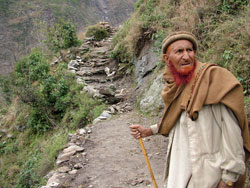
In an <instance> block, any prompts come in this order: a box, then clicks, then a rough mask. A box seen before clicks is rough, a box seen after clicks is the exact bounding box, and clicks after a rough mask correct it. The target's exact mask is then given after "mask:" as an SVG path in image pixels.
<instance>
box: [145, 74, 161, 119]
mask: <svg viewBox="0 0 250 188" xmlns="http://www.w3.org/2000/svg"><path fill="white" fill-rule="evenodd" d="M163 87H164V82H163V79H162V74H159V75H158V76H157V78H156V79H155V80H154V81H153V83H152V84H151V86H150V87H149V89H148V90H145V93H144V94H143V96H142V99H141V101H140V109H141V111H142V112H145V113H156V114H157V113H159V112H160V111H161V110H162V109H163V108H164V103H163V100H162V97H161V91H162V89H163Z"/></svg>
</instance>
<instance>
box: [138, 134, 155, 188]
mask: <svg viewBox="0 0 250 188" xmlns="http://www.w3.org/2000/svg"><path fill="white" fill-rule="evenodd" d="M139 142H140V145H141V149H142V151H143V154H144V157H145V161H146V163H147V166H148V170H149V173H150V175H151V178H152V181H153V184H154V186H155V188H158V186H157V184H156V181H155V177H154V174H153V171H152V169H151V166H150V163H149V160H148V156H147V152H146V150H145V147H144V144H143V142H142V139H141V138H139Z"/></svg>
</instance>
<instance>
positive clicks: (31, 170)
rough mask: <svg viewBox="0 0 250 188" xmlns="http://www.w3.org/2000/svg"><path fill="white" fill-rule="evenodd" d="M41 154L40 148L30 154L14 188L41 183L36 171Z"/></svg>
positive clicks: (23, 187)
mask: <svg viewBox="0 0 250 188" xmlns="http://www.w3.org/2000/svg"><path fill="white" fill-rule="evenodd" d="M39 156H40V152H39V151H38V150H35V151H33V152H31V153H30V154H29V156H28V159H27V161H26V162H25V164H24V165H23V168H22V171H21V172H20V174H19V175H18V179H17V184H16V185H15V186H14V188H31V187H36V185H37V184H39V181H38V180H39V177H38V176H37V175H36V173H35V169H36V164H37V161H38V160H39Z"/></svg>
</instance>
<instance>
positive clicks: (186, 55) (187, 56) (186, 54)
mask: <svg viewBox="0 0 250 188" xmlns="http://www.w3.org/2000/svg"><path fill="white" fill-rule="evenodd" d="M182 58H183V59H184V60H187V59H188V58H189V54H188V52H187V51H184V52H183V56H182Z"/></svg>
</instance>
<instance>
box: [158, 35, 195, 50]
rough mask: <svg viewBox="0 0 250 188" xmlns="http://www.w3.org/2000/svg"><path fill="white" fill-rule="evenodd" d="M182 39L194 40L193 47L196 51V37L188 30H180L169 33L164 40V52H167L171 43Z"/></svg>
mask: <svg viewBox="0 0 250 188" xmlns="http://www.w3.org/2000/svg"><path fill="white" fill-rule="evenodd" d="M182 39H186V40H189V41H190V42H192V44H193V48H194V50H195V51H196V50H197V48H198V42H197V39H196V37H195V36H194V35H193V34H192V33H189V32H187V31H178V32H173V33H171V34H169V35H168V36H167V37H166V38H165V39H164V40H163V42H162V53H163V54H164V53H166V51H167V48H168V46H169V45H170V44H172V43H173V42H175V41H177V40H182Z"/></svg>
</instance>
